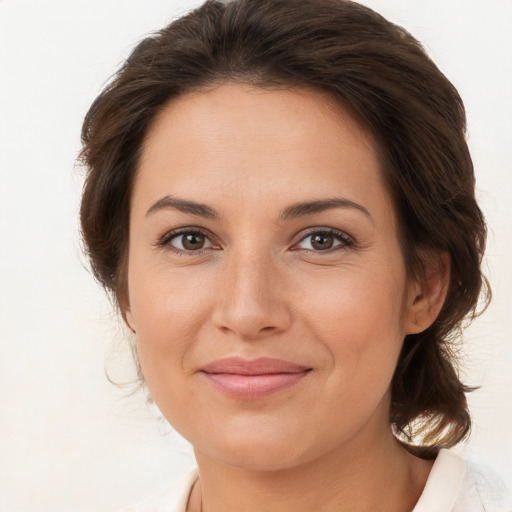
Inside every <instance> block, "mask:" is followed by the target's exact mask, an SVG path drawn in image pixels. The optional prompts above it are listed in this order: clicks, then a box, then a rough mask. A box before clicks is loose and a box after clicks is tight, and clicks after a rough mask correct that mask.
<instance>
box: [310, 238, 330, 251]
mask: <svg viewBox="0 0 512 512" xmlns="http://www.w3.org/2000/svg"><path fill="white" fill-rule="evenodd" d="M312 245H313V247H315V249H330V248H331V247H332V236H331V235H315V236H314V237H313V240H312Z"/></svg>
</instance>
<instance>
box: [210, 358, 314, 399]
mask: <svg viewBox="0 0 512 512" xmlns="http://www.w3.org/2000/svg"><path fill="white" fill-rule="evenodd" d="M310 371H311V368H307V367H305V366H302V365H298V364H295V363H291V362H288V361H283V360H281V359H274V358H259V359H255V360H251V361H248V360H245V359H241V358H238V357H236V358H226V359H219V360H217V361H214V362H212V363H209V364H207V365H206V366H204V367H203V368H202V369H201V372H202V374H203V375H204V376H205V378H206V379H207V381H208V382H209V383H210V384H211V385H212V386H213V387H214V388H215V389H217V390H218V391H220V392H221V393H223V394H224V395H226V396H228V397H230V398H237V399H239V400H255V399H259V398H266V397H268V396H270V395H273V394H274V393H277V392H279V391H282V390H284V389H287V388H289V387H291V386H293V385H294V384H296V383H298V382H299V381H300V380H302V379H303V378H304V377H306V376H307V375H308V373H309V372H310Z"/></svg>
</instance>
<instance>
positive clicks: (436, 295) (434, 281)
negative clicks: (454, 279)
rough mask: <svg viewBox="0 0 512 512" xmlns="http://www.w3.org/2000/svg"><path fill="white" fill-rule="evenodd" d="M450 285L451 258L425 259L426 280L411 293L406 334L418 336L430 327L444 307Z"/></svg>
mask: <svg viewBox="0 0 512 512" xmlns="http://www.w3.org/2000/svg"><path fill="white" fill-rule="evenodd" d="M449 284H450V257H449V255H448V253H441V254H439V255H438V256H437V257H435V258H433V257H432V256H430V257H428V258H426V259H425V279H424V281H422V282H418V283H416V285H415V286H414V289H413V291H412V293H411V295H412V296H411V298H410V301H409V304H408V309H407V314H406V319H405V334H417V333H420V332H422V331H424V330H425V329H427V328H428V327H430V326H431V325H432V324H433V323H434V321H435V319H436V318H437V316H438V315H439V312H440V311H441V308H442V307H443V304H444V301H445V299H446V295H447V293H448V287H449Z"/></svg>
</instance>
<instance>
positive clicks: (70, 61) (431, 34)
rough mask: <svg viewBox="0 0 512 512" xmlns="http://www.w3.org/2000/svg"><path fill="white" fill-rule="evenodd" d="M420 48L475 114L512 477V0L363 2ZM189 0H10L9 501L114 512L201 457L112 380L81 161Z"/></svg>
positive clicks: (2, 457)
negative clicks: (134, 64)
mask: <svg viewBox="0 0 512 512" xmlns="http://www.w3.org/2000/svg"><path fill="white" fill-rule="evenodd" d="M362 3H365V4H367V5H369V6H370V7H372V8H375V9H376V10H378V11H379V12H380V13H382V14H384V15H385V16H386V17H388V18H389V19H391V20H392V21H395V22H397V23H399V24H402V25H404V26H405V27H406V28H407V29H409V30H410V31H411V32H412V33H413V34H414V35H415V36H416V37H418V38H419V39H420V40H421V41H422V42H423V43H424V45H425V47H426V49H427V51H428V52H429V53H430V54H431V55H432V56H433V58H434V60H435V61H436V62H437V64H438V65H439V67H440V68H441V69H442V70H443V71H444V73H445V74H446V75H447V76H448V77H449V78H450V80H452V82H453V83H454V84H455V86H456V87H457V88H458V89H459V91H460V93H461V95H462V97H463V99H464V101H465V103H466V107H467V111H468V121H469V144H470V147H471V149H472V153H473V158H474V162H475V166H476V172H477V180H478V197H479V199H480V202H481V206H482V208H483V210H484V212H485V214H486V216H487V219H488V223H489V226H490V234H489V247H488V256H487V259H486V269H487V270H486V271H487V274H488V276H489V278H490V280H491V283H492V286H493V289H494V301H493V303H492V306H491V307H490V308H489V310H488V311H487V312H486V314H485V315H484V316H483V317H481V318H480V319H479V320H478V321H477V322H475V324H474V325H473V326H472V327H471V329H470V330H468V331H467V333H466V336H465V348H464V350H463V353H462V356H463V360H464V376H465V379H466V381H467V382H468V383H470V384H478V385H481V389H480V390H478V391H476V392H474V393H473V394H472V395H471V397H470V405H471V409H472V413H473V416H474V420H475V427H474V433H473V437H472V438H471V441H470V443H469V445H468V446H466V447H462V448H461V451H463V452H465V453H467V454H468V455H470V456H471V457H474V458H476V459H478V460H486V461H487V462H488V463H489V464H490V465H491V466H494V467H495V468H496V469H498V470H499V471H500V472H502V474H503V475H504V476H505V478H510V480H511V481H512V471H511V470H510V467H509V466H508V467H507V464H508V462H507V461H511V460H512V434H511V432H512V410H511V409H512V341H511V335H510V326H509V323H508V322H509V321H510V316H511V313H512V270H511V257H512V220H511V219H512V216H511V215H510V207H511V203H512V177H511V176H512V172H511V171H512V124H511V123H512V121H511V120H512V100H511V97H510V96H511V91H512V30H511V27H512V1H511V0H489V1H486V2H483V1H481V0H469V1H468V0H430V1H428V2H426V1H424V0H366V1H364V2H362ZM198 4H199V2H197V1H194V2H192V1H187V0H174V1H173V0H86V1H85V0H73V1H69V0H46V1H44V2H42V1H40V0H0V340H1V342H0V511H1V512H28V511H33V510H38V511H39V512H46V511H48V512H50V511H51V512H70V511H73V512H86V511H92V510H94V511H95V512H107V511H115V510H117V509H119V508H120V507H122V506H124V505H128V504H130V503H132V502H134V501H137V500H139V499H141V498H142V497H144V496H146V495H148V494H150V493H152V492H154V491H156V490H158V489H159V488H161V487H162V486H164V485H166V484H167V483H169V482H170V481H172V480H174V479H175V478H176V477H178V476H179V475H180V474H181V473H183V471H184V470H185V469H186V468H187V467H189V466H191V465H192V464H193V459H192V458H191V457H190V449H189V447H188V446H187V444H186V443H185V442H184V441H182V440H181V439H180V438H179V437H178V436H177V435H176V434H173V433H169V432H170V429H169V427H168V426H167V425H166V424H165V423H164V422H162V421H161V420H159V419H158V414H157V412H155V411H154V410H151V409H150V408H148V407H146V405H145V400H144V396H143V395H142V394H139V395H135V396H133V397H130V398H123V391H122V390H119V389H117V388H116V387H114V386H112V385H111V384H110V383H109V382H108V381H107V379H106V377H105V373H104V367H105V365H107V366H109V367H110V368H111V372H112V373H113V374H114V376H115V377H118V378H129V376H130V371H131V370H130V368H131V366H130V359H129V354H127V351H126V349H125V348H124V347H125V342H124V340H123V336H124V332H123V330H122V328H121V327H120V323H119V321H118V320H117V319H116V317H115V315H114V314H113V313H112V311H111V308H110V306H109V304H108V302H107V300H106V299H105V297H104V296H103V293H102V291H101V290H100V289H99V287H98V286H97V285H96V284H95V283H94V282H93V279H92V278H91V276H90V274H89V273H88V272H87V270H86V269H85V267H86V264H85V261H84V258H83V257H82V256H81V253H80V244H79V236H78V223H77V212H78V204H79V197H80V190H81V185H82V176H81V174H80V171H79V169H76V168H75V167H74V160H75V157H76V155H77V153H78V151H79V147H80V146H79V134H80V125H81V121H82V118H83V116H84V114H85V112H86V110H87V107H88V106H89V104H90V103H91V101H92V100H93V99H94V97H95V96H96V95H97V94H98V92H99V91H100V89H101V87H102V85H103V84H104V83H105V81H106V80H107V78H108V77H109V76H110V75H111V74H112V73H113V72H114V71H115V69H116V68H117V67H118V65H119V64H120V63H121V62H122V60H123V59H124V58H125V57H126V56H127V54H128V52H129V51H130V49H131V48H132V47H133V45H134V44H135V43H136V42H137V41H138V40H140V38H141V37H143V36H144V35H145V34H147V33H149V32H150V31H152V30H156V29H158V28H161V27H162V26H163V25H165V24H166V23H167V22H168V21H170V20H171V18H173V17H175V16H177V15H180V14H182V13H184V12H185V11H187V10H189V9H190V8H191V7H193V6H196V5H198Z"/></svg>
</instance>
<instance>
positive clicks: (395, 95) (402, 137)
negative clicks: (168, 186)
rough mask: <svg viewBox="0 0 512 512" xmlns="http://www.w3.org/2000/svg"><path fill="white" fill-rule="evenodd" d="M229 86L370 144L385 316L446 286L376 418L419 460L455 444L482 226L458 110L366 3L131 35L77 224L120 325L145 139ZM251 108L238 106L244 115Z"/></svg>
mask: <svg viewBox="0 0 512 512" xmlns="http://www.w3.org/2000/svg"><path fill="white" fill-rule="evenodd" d="M242 86H243V87H244V88H245V89H244V90H245V91H246V93H247V91H249V93H251V94H253V95H254V93H255V91H261V93H262V95H261V99H264V98H273V100H270V99H269V101H270V102H272V101H274V100H277V99H279V101H284V103H283V104H284V105H289V107H290V108H289V109H288V111H286V112H285V113H287V114H291V112H293V111H294V110H295V111H296V110H297V108H298V107H299V105H300V102H296V103H295V104H294V103H293V102H294V100H293V99H292V98H295V100H297V98H298V97H300V95H302V98H303V99H304V105H305V107H304V108H305V109H306V111H307V112H306V111H305V112H304V115H305V118H307V113H308V112H309V113H310V114H311V112H313V111H315V108H314V107H313V103H315V102H316V105H318V106H320V105H323V107H322V108H324V112H325V113H326V114H325V115H326V116H329V115H331V116H332V119H331V121H332V120H333V119H338V120H339V126H340V127H341V128H343V127H344V128H345V132H344V133H348V132H351V133H353V134H357V135H358V137H359V139H360V141H362V146H363V147H366V148H368V151H369V152H370V153H371V155H372V162H373V163H374V164H375V165H376V168H378V173H377V174H376V175H375V176H374V179H375V180H377V181H378V183H379V184H381V185H382V189H383V190H385V192H386V197H387V198H388V199H389V205H390V208H391V209H390V216H389V221H390V222H389V223H388V224H387V225H388V226H392V227H393V230H394V231H393V233H395V235H396V241H397V244H398V245H397V246H398V247H399V258H398V259H399V260H400V262H401V264H403V276H404V281H403V283H401V285H400V287H399V290H400V293H399V299H397V301H398V302H400V304H401V305H404V308H401V311H400V312H399V314H398V317H400V318H403V322H404V325H408V324H407V321H409V320H410V321H414V319H413V318H412V317H411V318H409V319H408V318H407V312H406V311H405V309H407V304H408V301H409V302H410V300H411V298H412V300H413V301H414V300H416V302H420V301H421V300H424V301H427V302H428V301H429V300H431V298H430V297H431V295H429V290H430V289H435V287H436V286H437V285H436V282H438V283H441V284H440V285H439V286H440V287H441V288H443V287H444V288H443V289H444V291H443V292H442V293H441V294H440V295H439V298H440V299H439V300H440V302H439V304H437V303H436V304H435V305H434V306H435V307H434V308H431V312H432V311H434V312H435V315H433V318H427V320H428V321H426V322H425V321H422V319H420V320H419V321H418V324H419V325H420V327H421V328H418V329H414V328H413V327H411V325H409V327H408V328H407V329H406V330H405V331H404V332H403V333H402V334H403V336H402V338H403V339H402V340H401V343H400V345H399V347H398V351H397V353H396V359H395V367H394V369H393V372H392V379H391V384H390V392H389V404H388V406H387V407H388V411H389V414H388V417H389V424H390V425H391V426H392V428H393V429H394V431H395V433H396V435H397V436H398V437H400V438H401V439H402V441H404V442H411V441H413V440H414V438H415V436H416V435H419V436H421V439H422V441H421V443H420V444H421V446H420V447H419V448H413V447H410V449H411V451H415V452H416V453H419V454H421V455H423V456H429V455H430V454H431V453H432V452H433V451H434V450H435V449H436V448H438V447H441V446H451V445H453V444H455V443H457V442H459V441H460V440H462V439H463V438H464V437H465V436H466V435H467V434H468V432H469V429H470V417H469V413H468V411H467V405H466V400H465V392H467V391H468V388H467V387H466V386H464V385H463V384H462V383H461V381H460V379H459V376H458V372H457V367H456V360H455V358H454V350H453V343H454V342H455V338H456V335H457V334H458V333H459V331H460V328H461V326H462V325H463V322H464V321H465V320H468V319H471V317H472V316H474V314H475V307H476V304H477V301H478V297H479V295H480V292H481V288H482V285H483V284H484V283H485V280H484V278H483V277H482V274H481V272H480V263H481V258H482V255H483V251H484V246H485V235H486V230H485V223H484V220H483V217H482V214H481V212H480V210H479V208H478V206H477V204H476V202H475V198H474V174H473V167H472V162H471V158H470V155H469V151H468V148H467V144H466V141H465V114H464V108H463V105H462V101H461V99H460V97H459V95H458V93H457V91H456V90H455V88H454V87H453V86H452V84H451V83H450V82H449V81H448V80H447V79H446V77H445V76H444V75H443V74H442V73H441V72H440V71H439V69H438V68H437V67H436V66H435V64H434V63H433V62H432V61H431V60H430V59H429V57H428V56H427V55H426V54H425V52H424V51H423V49H422V48H421V46H420V44H419V43H418V42H417V41H416V40H415V39H414V38H413V37H412V36H411V35H409V34H408V33H407V32H406V31H404V30H403V29H402V28H400V27H397V26H396V25H393V24H392V23H390V22H388V21H387V20H385V19H383V18H382V17H381V16H379V15H378V14H376V13H374V12H373V11H371V10H369V9H367V8H365V7H362V6H360V5H358V4H355V3H352V2H348V1H343V0H301V1H300V2H295V1H291V0H263V1H261V2H252V1H250V0H239V1H232V2H223V3H221V2H216V1H207V2H206V3H205V4H204V5H203V6H201V7H200V8H198V9H196V10H195V11H193V12H191V13H190V14H188V15H186V16H184V17H183V18H181V19H179V20H177V21H175V22H173V23H171V25H169V26H168V27H166V28H164V29H163V30H161V31H160V32H158V33H156V34H155V35H154V36H151V37H149V38H147V39H145V40H144V41H142V42H141V43H140V44H139V45H138V46H137V48H136V49H135V50H134V51H133V53H132V55H131V56H130V57H129V59H128V60H127V61H126V63H125V64H124V66H123V67H122V68H121V69H120V70H119V72H118V74H117V75H116V76H115V77H114V79H113V80H112V82H111V83H110V84H109V85H108V86H107V88H106V89H105V90H104V91H103V92H102V93H101V94H100V96H99V97H98V98H97V99H96V101H95V102H94V104H93V105H92V106H91V109H90V110H89V112H88V114H87V117H86V119H85V122H84V127H83V134H82V137H83V144H84V148H83V152H82V160H83V162H84V163H85V166H86V168H87V170H88V174H87V179H86V183H85V188H84V194H83V200H82V208H81V222H82V232H83V237H84V242H85V246H86V248H87V251H88V254H89V257H90V260H91V265H92V268H93V271H94V274H95V276H96V277H97V279H98V280H99V281H100V282H101V283H102V285H103V286H104V287H105V288H106V289H107V290H108V291H109V292H110V293H111V296H112V297H113V298H114V300H115V302H116V304H117V305H118V306H119V310H120V312H121V314H122V315H123V318H124V319H125V320H126V321H127V322H128V325H129V326H130V327H132V328H133V327H134V325H133V323H134V322H133V318H132V316H131V315H132V302H133V297H130V282H129V276H130V275H131V274H130V264H131V259H130V250H131V249H130V236H131V233H132V232H131V227H133V222H132V221H133V211H134V208H135V207H136V205H135V201H134V194H135V193H136V192H137V190H136V187H137V182H138V178H139V177H140V176H142V172H143V171H144V170H145V169H146V174H147V168H148V167H150V166H148V165H147V158H149V157H148V155H150V156H151V154H152V151H153V150H152V149H151V148H155V147H158V144H157V141H158V138H159V135H158V133H164V131H165V130H167V129H169V130H170V132H169V133H173V132H172V130H171V128H170V125H168V123H171V124H172V120H173V119H177V118H178V117H179V116H180V115H181V116H184V117H182V121H183V122H186V120H187V119H190V117H188V118H187V115H188V114H191V113H192V112H193V110H190V109H192V106H191V105H190V100H191V98H196V99H197V101H199V102H201V101H206V100H208V99H212V98H213V99H215V98H216V100H215V101H217V104H221V105H222V104H224V105H225V106H229V103H226V102H225V100H226V98H227V96H226V95H225V94H224V95H223V94H222V91H224V92H226V91H227V90H228V89H226V88H228V87H231V88H234V89H232V91H233V95H232V97H233V98H235V97H237V94H239V96H238V98H239V99H240V101H244V98H247V96H244V95H243V94H241V91H242V90H243V89H242ZM219 94H220V96H219ZM215 95H217V96H215ZM265 95H267V96H265ZM279 95H281V96H279ZM283 95H284V96H283ZM279 101H277V103H276V104H275V105H279V104H280V103H279ZM223 102H224V103H223ZM287 102H288V103H287ZM308 102H309V105H310V107H311V108H310V109H309V110H307V106H308ZM311 102H313V103H311ZM192 103H193V102H192ZM208 104H209V103H206V104H205V106H206V105H208ZM267 104H269V103H267ZM180 105H181V107H180ZM187 105H188V106H189V107H190V109H189V110H187V109H186V106H187ZM174 106H176V108H175V107H174ZM231 106H232V107H233V105H231ZM292 107H293V108H292ZM173 109H174V110H177V111H176V112H174V110H173ZM285 110H286V109H285ZM203 111H204V109H203ZM258 111H259V110H258V109H257V108H255V104H254V102H252V103H250V104H248V107H247V112H250V113H251V115H255V114H256V112H258ZM260 111H261V112H264V111H265V109H264V108H263V107H262V108H261V110H260ZM328 112H330V113H331V114H328ZM173 115H175V116H176V118H174V117H173ZM288 119H290V118H289V117H288ZM310 121H311V122H313V119H310ZM299 124H300V123H299ZM166 127H167V128H166ZM347 127H350V129H349V130H347ZM341 128H340V129H341ZM175 133H178V132H175ZM354 144H355V143H354ZM338 156H340V155H338ZM145 158H146V160H145ZM155 158H156V157H155ZM181 158H182V159H183V156H182V157H181ZM145 162H146V168H145V167H144V165H145ZM377 164H378V165H377ZM141 170H142V172H141ZM251 171H253V170H251ZM354 172H355V171H354ZM248 176H249V175H248ZM301 176H302V175H301ZM268 178H269V177H267V178H266V179H268ZM306 178H307V177H305V176H302V179H304V180H306ZM297 179H298V180H299V175H298V176H297ZM333 179H335V178H333ZM221 181H222V180H221V178H219V184H220V183H221ZM312 181H313V182H315V179H314V176H313V180H312ZM304 183H305V182H304ZM283 187H286V184H284V183H283ZM162 195H164V194H162ZM141 215H142V214H140V215H139V217H140V216H141ZM132 242H133V235H132ZM399 267H400V265H399ZM400 268H401V267H400ZM397 272H398V274H397V275H400V276H401V275H402V273H401V271H397ZM432 276H434V277H435V276H441V277H440V278H439V279H438V281H436V279H435V278H432ZM443 280H444V281H443ZM442 283H445V284H442ZM411 290H413V291H414V293H413V292H412V291H411ZM411 293H412V296H411ZM402 309H404V310H402ZM427 309H428V308H427ZM276 321H277V320H276ZM140 377H141V379H143V373H142V372H141V373H140ZM417 420H420V421H417Z"/></svg>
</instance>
